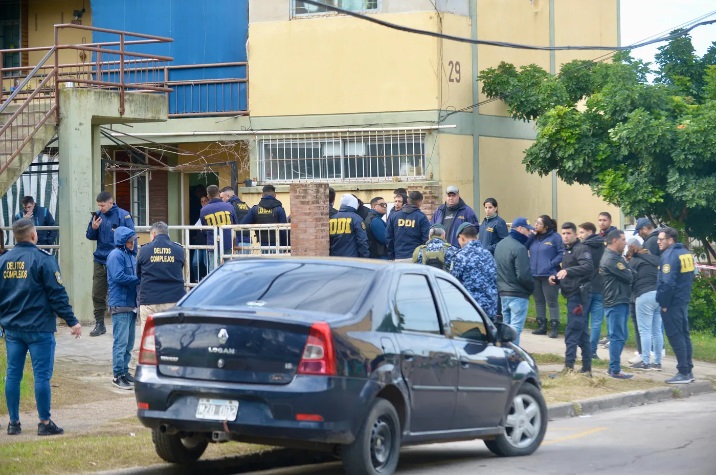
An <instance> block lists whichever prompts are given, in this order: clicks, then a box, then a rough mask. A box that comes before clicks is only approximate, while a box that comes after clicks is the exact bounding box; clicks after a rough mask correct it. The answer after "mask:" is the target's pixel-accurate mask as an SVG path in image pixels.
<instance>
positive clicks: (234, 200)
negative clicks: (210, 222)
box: [227, 195, 243, 204]
mask: <svg viewBox="0 0 716 475" xmlns="http://www.w3.org/2000/svg"><path fill="white" fill-rule="evenodd" d="M227 203H231V204H234V203H243V201H241V198H239V197H238V196H236V195H233V196H231V197H230V198H229V199H228V200H227Z"/></svg>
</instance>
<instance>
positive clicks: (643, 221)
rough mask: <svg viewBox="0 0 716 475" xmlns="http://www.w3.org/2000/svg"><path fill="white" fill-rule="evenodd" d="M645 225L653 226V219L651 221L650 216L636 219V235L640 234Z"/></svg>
mask: <svg viewBox="0 0 716 475" xmlns="http://www.w3.org/2000/svg"><path fill="white" fill-rule="evenodd" d="M644 226H651V221H649V218H639V219H637V220H636V227H635V228H634V236H636V235H637V234H639V230H640V229H641V228H643V227H644Z"/></svg>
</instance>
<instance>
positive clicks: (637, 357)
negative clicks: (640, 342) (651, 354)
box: [629, 351, 641, 364]
mask: <svg viewBox="0 0 716 475" xmlns="http://www.w3.org/2000/svg"><path fill="white" fill-rule="evenodd" d="M639 361H641V353H639V352H638V351H635V352H634V358H632V359H630V360H629V364H634V363H638V362H639Z"/></svg>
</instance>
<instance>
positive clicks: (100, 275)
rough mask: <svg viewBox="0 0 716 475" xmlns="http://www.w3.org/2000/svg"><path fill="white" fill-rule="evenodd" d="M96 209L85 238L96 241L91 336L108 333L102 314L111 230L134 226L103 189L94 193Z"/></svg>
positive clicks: (105, 302)
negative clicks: (96, 193) (93, 323)
mask: <svg viewBox="0 0 716 475" xmlns="http://www.w3.org/2000/svg"><path fill="white" fill-rule="evenodd" d="M97 206H98V207H99V210H98V211H95V212H93V213H92V219H91V220H90V222H89V224H88V225H87V234H86V235H87V239H89V240H90V241H97V249H96V250H95V251H94V272H93V273H92V305H93V307H94V319H95V326H94V329H93V330H92V331H91V332H90V336H99V335H103V334H105V333H106V332H107V329H106V328H105V326H104V314H105V312H106V311H107V268H106V264H107V256H108V255H109V253H110V252H112V250H113V249H114V230H115V229H117V228H118V227H120V226H124V227H125V228H129V229H134V221H132V216H131V215H130V214H129V212H127V211H125V210H123V209H122V208H119V207H117V205H116V204H114V199H113V198H112V194H111V193H110V192H108V191H103V192H101V193H99V194H98V195H97Z"/></svg>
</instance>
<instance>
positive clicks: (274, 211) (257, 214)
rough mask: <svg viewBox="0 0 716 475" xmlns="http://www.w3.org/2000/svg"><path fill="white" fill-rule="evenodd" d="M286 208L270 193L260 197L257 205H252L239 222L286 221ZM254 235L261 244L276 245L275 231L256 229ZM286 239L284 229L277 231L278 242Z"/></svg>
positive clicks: (272, 222)
mask: <svg viewBox="0 0 716 475" xmlns="http://www.w3.org/2000/svg"><path fill="white" fill-rule="evenodd" d="M286 222H288V221H287V219H286V210H284V209H283V205H282V203H281V202H280V201H279V200H277V199H276V198H274V197H273V196H270V195H265V196H263V197H262V198H261V201H259V204H258V205H255V206H253V207H252V208H251V209H250V210H249V212H248V213H247V214H246V216H244V219H242V220H241V224H276V223H286ZM256 237H257V239H258V240H259V242H260V243H261V245H262V246H275V245H276V232H275V231H268V230H263V231H256ZM287 241H288V235H287V234H286V232H285V231H281V232H280V233H279V242H280V243H281V244H284V243H286V242H287Z"/></svg>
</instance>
